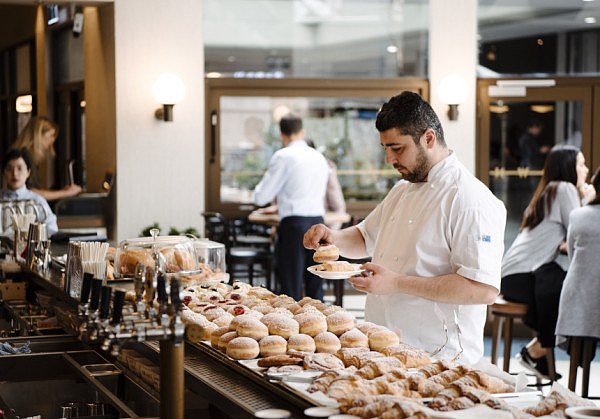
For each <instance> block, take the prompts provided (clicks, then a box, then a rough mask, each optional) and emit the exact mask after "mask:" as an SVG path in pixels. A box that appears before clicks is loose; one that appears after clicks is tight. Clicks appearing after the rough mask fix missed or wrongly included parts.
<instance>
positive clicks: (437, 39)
mask: <svg viewBox="0 0 600 419" xmlns="http://www.w3.org/2000/svg"><path fill="white" fill-rule="evenodd" d="M429 7H430V8H431V10H430V24H429V83H430V88H431V92H430V98H431V105H432V106H433V108H434V109H435V111H436V112H437V114H438V115H439V116H440V120H441V121H442V125H443V127H444V134H445V137H446V143H447V144H448V146H449V147H450V148H451V149H453V150H454V151H455V152H456V154H457V156H458V158H459V160H460V161H461V162H462V163H463V164H464V165H465V166H466V167H467V168H468V169H469V170H470V171H471V172H473V173H475V157H476V156H475V140H476V138H475V124H476V98H475V96H476V83H477V0H452V1H448V0H430V2H429ZM448 74H457V75H460V76H462V77H463V80H464V82H465V85H466V86H465V87H466V91H467V95H466V101H465V103H463V104H461V105H459V107H458V110H459V116H458V120H457V121H450V120H448V117H447V115H446V114H447V111H448V106H447V105H446V104H444V103H442V102H441V101H440V99H439V97H438V90H439V89H438V88H439V85H440V82H441V81H442V79H443V78H444V76H446V75H448Z"/></svg>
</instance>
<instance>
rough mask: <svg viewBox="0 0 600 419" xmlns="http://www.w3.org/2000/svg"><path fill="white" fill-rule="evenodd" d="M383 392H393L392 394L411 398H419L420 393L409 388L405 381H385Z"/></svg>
mask: <svg viewBox="0 0 600 419" xmlns="http://www.w3.org/2000/svg"><path fill="white" fill-rule="evenodd" d="M385 394H393V395H394V396H402V397H408V398H411V399H420V398H421V395H420V394H419V393H418V392H416V391H413V390H411V389H410V386H409V385H408V383H407V382H406V381H396V382H393V383H390V382H389V381H388V382H386V385H385Z"/></svg>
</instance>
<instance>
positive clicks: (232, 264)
mask: <svg viewBox="0 0 600 419" xmlns="http://www.w3.org/2000/svg"><path fill="white" fill-rule="evenodd" d="M202 216H203V217H204V229H205V232H206V237H207V238H209V239H210V240H213V241H216V242H219V243H223V244H224V245H225V258H226V262H227V270H228V272H229V277H230V282H232V283H233V281H235V280H238V279H240V280H242V279H245V280H247V281H248V283H249V284H250V285H254V280H255V279H256V278H258V277H264V279H265V285H266V286H267V287H268V288H270V287H271V282H272V281H271V276H272V274H271V272H272V263H273V255H272V253H271V250H270V248H264V247H263V248H261V247H254V246H248V245H245V246H241V245H239V242H237V241H236V237H235V228H232V225H231V223H230V221H229V220H227V219H226V218H225V217H223V215H221V214H220V213H218V212H204V213H202ZM240 267H242V268H243V269H239V268H240Z"/></svg>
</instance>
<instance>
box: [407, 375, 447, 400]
mask: <svg viewBox="0 0 600 419" xmlns="http://www.w3.org/2000/svg"><path fill="white" fill-rule="evenodd" d="M411 388H412V389H414V390H416V391H417V392H418V393H419V394H420V395H421V396H422V397H433V396H435V395H436V394H438V393H439V392H440V391H442V390H443V389H444V386H443V385H441V384H438V383H435V382H433V381H431V380H427V379H421V380H418V381H417V382H416V384H415V383H414V382H412V383H411Z"/></svg>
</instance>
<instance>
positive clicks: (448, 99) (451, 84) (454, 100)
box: [438, 74, 467, 121]
mask: <svg viewBox="0 0 600 419" xmlns="http://www.w3.org/2000/svg"><path fill="white" fill-rule="evenodd" d="M438 93H439V97H440V100H441V101H442V102H443V103H445V104H447V105H448V119H449V120H450V121H456V120H457V119H458V105H460V104H461V103H464V102H465V99H466V98H467V89H466V84H465V80H464V79H463V78H462V77H461V76H459V75H457V74H449V75H447V76H445V77H444V78H442V81H441V82H440V85H439V90H438Z"/></svg>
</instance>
